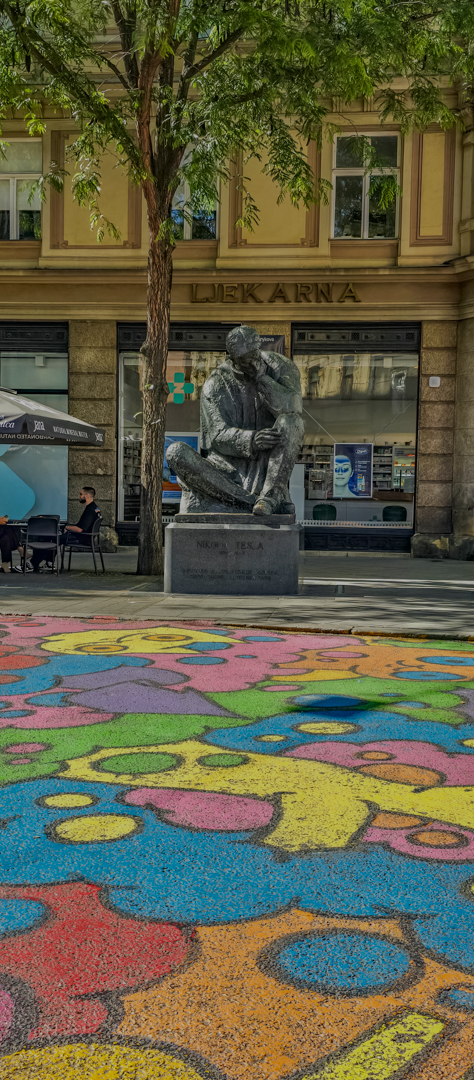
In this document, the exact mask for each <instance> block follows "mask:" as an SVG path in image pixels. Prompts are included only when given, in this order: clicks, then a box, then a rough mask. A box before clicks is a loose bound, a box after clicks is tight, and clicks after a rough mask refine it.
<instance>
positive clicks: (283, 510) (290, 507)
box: [278, 500, 296, 514]
mask: <svg viewBox="0 0 474 1080" xmlns="http://www.w3.org/2000/svg"><path fill="white" fill-rule="evenodd" d="M278 513H279V514H295V513H296V507H295V504H294V503H293V502H291V500H290V501H289V502H282V503H280V505H279V507H278Z"/></svg>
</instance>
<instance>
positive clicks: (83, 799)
mask: <svg viewBox="0 0 474 1080" xmlns="http://www.w3.org/2000/svg"><path fill="white" fill-rule="evenodd" d="M93 802H94V800H93V798H91V796H90V795H75V794H74V792H73V791H68V792H67V794H65V795H47V796H46V798H44V799H43V805H44V806H51V807H53V808H56V809H59V810H61V809H62V810H72V809H75V808H76V807H79V806H91V805H92V803H93Z"/></svg>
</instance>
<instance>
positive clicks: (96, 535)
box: [61, 515, 105, 574]
mask: <svg viewBox="0 0 474 1080" xmlns="http://www.w3.org/2000/svg"><path fill="white" fill-rule="evenodd" d="M100 526H101V518H100V517H99V515H97V517H96V519H95V521H94V524H93V526H92V532H90V533H86V532H82V533H73V534H72V535H73V536H77V537H79V538H80V537H82V536H89V537H90V541H91V542H90V544H81V543H76V541H73V542H72V543H70V544H65V545H64V547H63V553H62V560H61V570H62V569H63V568H64V554H65V551H66V548H69V561H68V565H67V568H68V570H70V569H71V556H72V553H73V551H82V552H87V551H89V552H91V553H92V558H93V560H94V570H95V572H96V574H97V573H98V571H97V559H96V555H99V556H100V561H101V563H102V573H103V574H105V566H104V557H103V554H102V547H101V543H100Z"/></svg>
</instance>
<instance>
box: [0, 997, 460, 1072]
mask: <svg viewBox="0 0 474 1080" xmlns="http://www.w3.org/2000/svg"><path fill="white" fill-rule="evenodd" d="M444 1027H445V1024H444V1023H443V1021H442V1020H436V1019H435V1018H434V1017H432V1016H423V1015H422V1013H416V1012H413V1013H408V1014H407V1015H406V1016H403V1017H401V1018H399V1019H397V1020H393V1021H392V1023H390V1024H386V1025H385V1024H384V1025H383V1027H381V1028H379V1030H378V1031H376V1032H375V1033H374V1034H373V1035H370V1036H369V1038H367V1039H364V1041H363V1042H361V1043H359V1045H358V1046H356V1047H354V1048H353V1049H352V1050H351V1049H349V1050H346V1051H345V1053H343V1054H342V1056H341V1057H339V1058H337V1060H336V1061H330V1062H328V1064H327V1065H323V1067H322V1068H321V1069H317V1070H316V1072H311V1073H307V1074H306V1075H305V1076H303V1077H302V1080H390V1077H392V1076H395V1074H396V1073H397V1072H398V1070H399V1069H401V1067H402V1066H403V1065H406V1064H407V1063H408V1062H409V1061H411V1060H412V1059H413V1058H414V1057H416V1055H417V1054H419V1053H421V1051H422V1050H424V1049H425V1047H426V1046H427V1045H428V1044H429V1043H430V1042H431V1040H432V1039H434V1038H435V1037H436V1036H437V1035H439V1034H440V1033H441V1031H442V1030H443V1028H444ZM0 1075H1V1074H0Z"/></svg>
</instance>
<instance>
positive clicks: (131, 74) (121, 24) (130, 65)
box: [110, 0, 140, 90]
mask: <svg viewBox="0 0 474 1080" xmlns="http://www.w3.org/2000/svg"><path fill="white" fill-rule="evenodd" d="M110 2H111V7H112V11H113V16H114V19H115V25H116V27H117V30H118V32H119V34H120V41H121V43H122V49H123V59H124V63H125V70H126V72H127V78H128V81H129V86H130V87H133V89H134V90H137V89H138V80H139V74H140V73H139V69H138V61H137V57H136V53H135V52H133V51H132V49H133V31H134V29H135V26H136V21H135V22H134V20H133V19H132V18H131V16H130V13H129V12H128V13H127V16H124V14H123V12H122V8H121V7H120V3H119V0H110ZM128 89H129V87H127V90H128Z"/></svg>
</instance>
